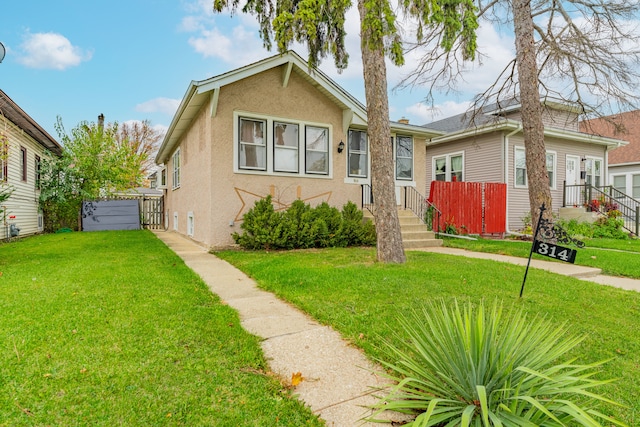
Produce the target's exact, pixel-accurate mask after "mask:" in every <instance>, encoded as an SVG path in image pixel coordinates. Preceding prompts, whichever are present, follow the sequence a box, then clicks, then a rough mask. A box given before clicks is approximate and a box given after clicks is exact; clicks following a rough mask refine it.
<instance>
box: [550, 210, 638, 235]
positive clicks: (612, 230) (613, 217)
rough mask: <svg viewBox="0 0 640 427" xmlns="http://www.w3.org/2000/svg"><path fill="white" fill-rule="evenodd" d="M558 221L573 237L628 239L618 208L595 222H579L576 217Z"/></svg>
mask: <svg viewBox="0 0 640 427" xmlns="http://www.w3.org/2000/svg"><path fill="white" fill-rule="evenodd" d="M557 223H558V224H559V225H560V226H561V227H562V228H563V229H564V230H565V231H566V232H567V234H569V236H571V237H578V238H580V237H588V238H611V239H626V238H628V237H629V236H628V233H627V232H625V230H624V228H623V225H624V220H623V219H622V214H621V213H620V211H618V210H610V211H608V212H607V213H606V215H602V216H600V217H599V218H598V219H597V220H596V221H595V222H594V223H589V222H578V221H577V220H576V219H572V220H569V221H565V220H558V221H557Z"/></svg>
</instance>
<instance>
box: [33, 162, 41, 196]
mask: <svg viewBox="0 0 640 427" xmlns="http://www.w3.org/2000/svg"><path fill="white" fill-rule="evenodd" d="M33 166H34V171H35V185H36V190H40V180H41V179H42V170H41V167H42V162H41V160H40V156H36V157H35V163H34V165H33Z"/></svg>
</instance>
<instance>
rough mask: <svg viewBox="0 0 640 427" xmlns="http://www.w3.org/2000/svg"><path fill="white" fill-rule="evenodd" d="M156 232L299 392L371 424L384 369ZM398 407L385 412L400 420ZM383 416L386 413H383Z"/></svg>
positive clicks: (200, 251) (573, 270)
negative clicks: (297, 376)
mask: <svg viewBox="0 0 640 427" xmlns="http://www.w3.org/2000/svg"><path fill="white" fill-rule="evenodd" d="M155 234H156V236H157V237H158V238H159V239H160V240H162V241H163V242H164V243H165V244H166V245H167V246H168V247H169V248H171V249H172V250H173V251H174V252H175V253H176V254H177V255H178V256H180V257H181V258H182V259H183V260H184V262H185V264H186V265H187V266H189V267H190V268H191V269H192V270H193V271H194V272H196V273H197V274H198V275H199V276H200V277H201V278H202V279H203V280H204V281H205V283H207V285H208V286H209V289H211V291H212V292H214V293H215V294H217V295H219V296H220V298H221V299H222V300H223V301H224V302H225V303H226V304H228V305H229V306H231V307H233V308H234V309H236V310H237V311H238V313H239V315H240V321H241V323H242V326H243V328H244V329H245V330H247V331H249V332H251V333H252V334H255V335H256V336H258V337H261V338H262V339H263V341H262V349H263V352H264V354H265V357H266V358H267V361H268V363H269V366H270V368H271V370H272V371H273V372H274V373H275V374H277V375H278V376H279V377H281V378H283V379H284V380H285V381H286V380H287V379H290V378H291V376H292V375H293V374H294V373H297V372H300V373H301V374H302V377H303V378H304V380H303V381H302V383H300V384H299V385H298V386H297V387H296V389H295V393H296V394H297V395H298V397H299V398H300V399H301V400H302V401H304V402H305V403H306V404H307V405H308V406H309V407H310V408H311V409H312V411H313V412H314V413H316V414H317V415H318V416H319V417H321V418H322V419H324V420H325V421H326V424H327V426H332V427H352V426H367V427H373V426H378V425H379V424H373V423H364V422H363V421H362V418H363V417H366V416H368V415H370V414H371V410H369V409H367V407H369V406H370V405H373V404H374V403H375V402H376V401H377V399H376V398H375V397H374V396H373V393H374V392H375V390H374V389H375V388H376V387H381V386H383V385H384V384H385V380H384V378H381V377H380V375H379V372H380V368H379V367H377V366H375V365H373V364H372V363H371V362H370V361H369V360H368V359H367V358H366V357H365V356H364V354H363V353H362V352H361V351H360V350H358V349H356V348H355V347H352V346H350V345H349V344H348V343H347V342H346V341H345V340H343V339H342V338H341V337H340V335H339V334H338V333H337V332H335V331H334V330H333V329H331V328H329V327H327V326H322V325H320V324H319V323H318V322H316V321H315V320H313V319H311V318H310V317H308V316H307V315H306V314H304V313H302V312H300V311H299V310H298V309H296V308H294V307H292V306H291V305H289V304H287V303H285V302H283V301H281V300H279V299H278V298H276V297H275V296H274V295H273V294H271V293H269V292H265V291H262V290H260V289H258V288H257V286H256V284H255V282H254V281H253V280H252V279H250V278H249V277H247V276H246V275H245V274H244V273H242V272H241V271H240V270H238V269H236V268H235V267H233V266H232V265H230V264H229V263H227V262H225V261H222V260H221V259H219V258H217V257H215V256H214V255H211V254H209V253H208V251H207V249H206V248H204V247H201V246H199V245H198V244H196V243H195V242H193V241H191V240H189V239H187V238H185V237H183V236H182V235H179V234H177V233H173V232H164V231H156V232H155ZM425 250H426V251H430V252H438V253H444V254H449V255H458V256H465V257H473V258H483V259H490V260H494V261H502V262H509V263H513V264H518V265H523V266H525V265H526V263H527V260H526V259H522V258H517V257H511V256H504V255H496V254H487V253H479V252H469V251H465V250H462V249H453V248H444V247H439V248H429V249H425ZM531 266H532V267H533V268H540V269H544V270H548V271H551V272H553V273H557V274H563V275H568V276H574V277H577V278H580V279H583V280H590V281H594V282H597V283H601V284H606V285H611V286H617V287H620V288H623V289H629V290H635V291H640V280H632V279H625V278H616V277H608V276H602V275H600V269H597V268H591V267H582V266H576V265H573V264H567V263H557V262H547V261H538V260H533V261H532V262H531ZM401 417H402V416H401V415H399V414H396V413H389V414H385V416H384V418H387V419H392V420H397V421H400V420H401V419H402V418H401ZM380 418H382V417H380Z"/></svg>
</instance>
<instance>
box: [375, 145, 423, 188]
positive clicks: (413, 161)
mask: <svg viewBox="0 0 640 427" xmlns="http://www.w3.org/2000/svg"><path fill="white" fill-rule="evenodd" d="M399 136H400V137H403V138H410V139H411V178H398V165H397V163H398V153H397V150H398V137H399ZM392 137H393V161H394V168H393V177H394V179H395V181H396V183H402V182H406V183H411V182H414V181H415V180H414V178H415V173H416V170H415V165H416V142H415V138H414V137H413V136H411V135H402V134H397V133H396V134H392ZM367 141H368V139H367ZM406 158H407V157H403V159H406Z"/></svg>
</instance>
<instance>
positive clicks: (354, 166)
mask: <svg viewBox="0 0 640 427" xmlns="http://www.w3.org/2000/svg"><path fill="white" fill-rule="evenodd" d="M347 156H349V157H348V159H349V171H348V174H349V176H351V177H355V178H366V177H367V176H368V169H369V165H368V157H369V145H368V143H367V132H365V131H361V130H352V129H349V143H348V144H347Z"/></svg>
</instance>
